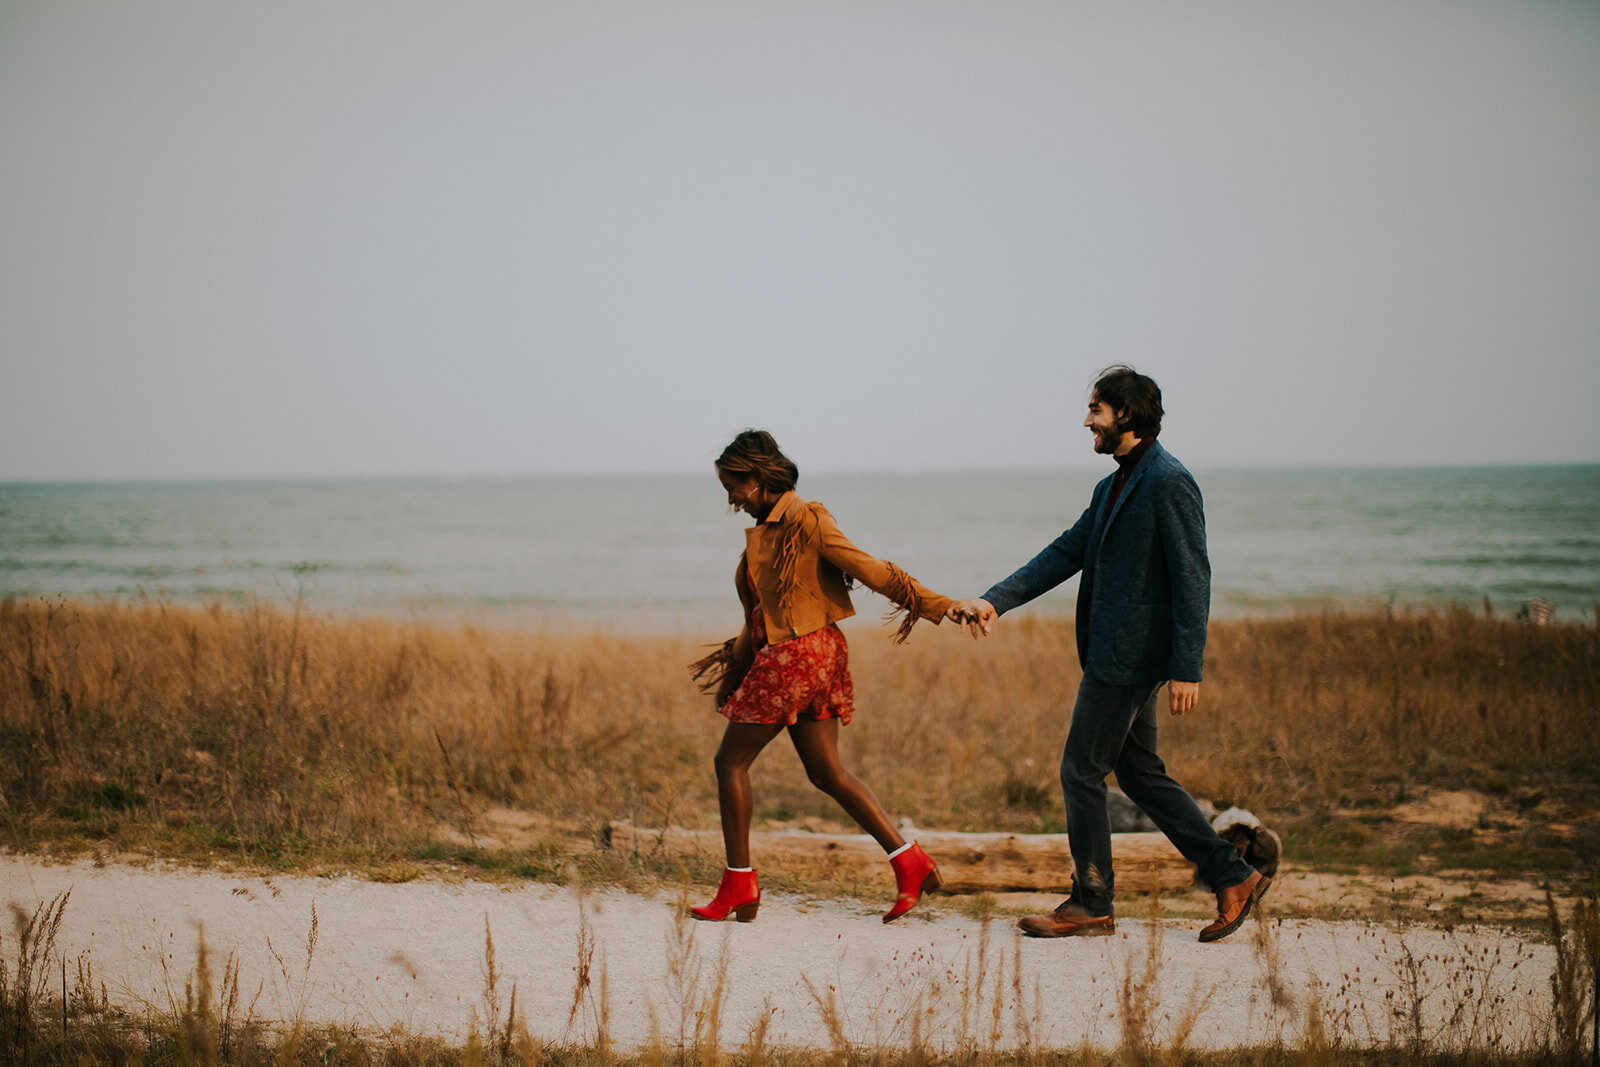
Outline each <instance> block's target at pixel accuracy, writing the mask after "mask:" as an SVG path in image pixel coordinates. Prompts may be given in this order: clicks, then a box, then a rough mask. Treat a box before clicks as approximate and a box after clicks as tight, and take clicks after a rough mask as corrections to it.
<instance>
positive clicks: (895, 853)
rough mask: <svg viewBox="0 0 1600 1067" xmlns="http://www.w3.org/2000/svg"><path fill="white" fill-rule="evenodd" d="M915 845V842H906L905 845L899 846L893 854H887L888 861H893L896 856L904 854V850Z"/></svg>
mask: <svg viewBox="0 0 1600 1067" xmlns="http://www.w3.org/2000/svg"><path fill="white" fill-rule="evenodd" d="M915 844H916V842H915V841H907V842H906V843H905V844H903V845H901V846H900V847H899V848H897V849H895V850H894V851H893V852H891V853H889V858H890V859H894V858H895V857H896V856H898V855H900V853H902V852H904V851H905V850H906V849H908V848H910V847H911V846H912V845H915Z"/></svg>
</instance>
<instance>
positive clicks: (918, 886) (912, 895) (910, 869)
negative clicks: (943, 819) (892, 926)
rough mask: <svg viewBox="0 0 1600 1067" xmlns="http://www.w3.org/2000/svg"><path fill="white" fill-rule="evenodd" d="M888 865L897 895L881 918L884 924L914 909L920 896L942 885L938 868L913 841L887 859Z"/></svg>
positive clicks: (942, 880) (942, 881) (942, 879)
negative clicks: (909, 845) (892, 871)
mask: <svg viewBox="0 0 1600 1067" xmlns="http://www.w3.org/2000/svg"><path fill="white" fill-rule="evenodd" d="M889 865H890V866H891V867H893V868H894V882H895V888H896V889H897V890H898V891H899V894H898V895H897V896H896V897H895V900H894V906H893V907H891V908H890V909H889V910H888V912H887V913H886V914H885V915H884V917H883V921H884V922H886V923H888V922H894V921H895V920H896V919H898V918H900V916H902V915H904V914H905V913H906V912H908V911H910V910H911V909H912V908H914V907H916V906H917V901H918V900H920V899H922V894H924V893H931V892H933V891H934V890H935V889H938V888H939V887H940V886H942V885H944V878H942V877H941V876H940V874H939V868H938V867H937V866H935V865H934V862H933V860H932V859H931V858H929V856H928V854H927V853H926V852H924V851H922V846H921V845H919V844H917V843H916V842H915V841H913V842H912V843H911V847H910V848H908V849H906V850H905V851H903V852H900V853H898V854H896V855H894V856H891V857H889Z"/></svg>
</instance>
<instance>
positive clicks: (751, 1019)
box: [0, 855, 1554, 1048]
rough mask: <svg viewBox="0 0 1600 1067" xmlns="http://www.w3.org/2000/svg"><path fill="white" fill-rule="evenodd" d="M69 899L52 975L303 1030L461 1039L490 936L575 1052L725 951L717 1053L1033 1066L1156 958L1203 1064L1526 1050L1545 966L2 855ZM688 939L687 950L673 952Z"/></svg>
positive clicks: (3, 879)
mask: <svg viewBox="0 0 1600 1067" xmlns="http://www.w3.org/2000/svg"><path fill="white" fill-rule="evenodd" d="M711 888H712V887H705V890H704V892H705V895H707V896H709V894H710V890H711ZM68 890H71V894H72V895H71V898H70V901H69V903H68V905H67V909H66V917H65V921H64V922H63V924H62V927H61V933H60V937H59V939H58V943H57V950H58V951H59V952H60V953H61V954H62V955H64V956H65V958H66V960H67V961H68V964H69V970H71V969H72V967H73V965H74V964H75V963H76V962H77V961H78V960H80V958H81V959H82V960H83V961H85V962H87V963H88V964H90V965H92V967H93V972H94V975H95V977H96V980H97V981H103V982H105V983H106V985H107V987H108V988H109V990H110V992H111V995H112V998H113V999H114V1000H115V1001H116V1002H118V1003H120V1004H123V1005H125V1006H130V1007H134V1008H140V1007H143V1006H150V1007H154V1008H156V1009H165V1008H167V1007H168V1006H169V1005H170V1004H171V1003H173V1002H174V1001H176V1002H177V1003H180V1004H181V1002H182V1000H183V996H184V993H183V990H184V982H185V979H186V977H187V976H188V975H189V973H190V972H191V970H192V969H193V966H194V962H195V950H196V945H197V942H198V938H199V933H200V931H201V930H202V929H203V930H204V936H205V941H206V944H207V946H208V949H209V952H210V956H211V961H212V968H213V970H214V971H215V972H217V973H220V972H221V970H222V964H223V961H224V960H225V959H226V958H227V957H228V956H229V955H230V954H234V955H235V958H236V960H237V964H238V967H239V973H240V976H241V981H240V985H241V990H242V992H243V995H244V999H245V1000H246V1001H248V1000H249V999H250V998H251V997H252V996H255V994H256V992H257V990H258V989H259V991H260V995H259V999H258V1000H257V1002H256V1007H255V1013H256V1015H257V1016H258V1017H264V1018H270V1019H288V1018H293V1017H295V1016H296V1015H299V1014H301V1013H303V1015H304V1017H305V1018H307V1019H308V1020H311V1021H314V1022H329V1023H339V1024H353V1025H356V1026H360V1027H370V1028H373V1029H379V1030H384V1029H389V1028H391V1027H401V1028H404V1029H406V1030H408V1031H411V1032H415V1033H421V1034H435V1033H437V1034H443V1035H446V1036H448V1037H453V1038H462V1037H464V1036H465V1035H466V1033H467V1030H468V1028H469V1025H470V1024H471V1021H472V1019H473V1018H474V1012H476V1017H477V1018H478V1019H479V1020H480V1021H481V1020H483V1019H484V1018H485V1016H486V1014H487V1010H486V1000H485V996H484V960H485V938H484V932H485V923H486V922H487V924H488V928H489V930H490V931H491V932H492V934H493V939H494V950H495V959H496V964H497V967H498V970H499V972H500V992H501V997H502V999H503V1000H504V999H507V998H509V994H510V990H511V987H512V985H513V983H515V985H516V991H517V1011H518V1015H519V1017H521V1018H523V1019H524V1020H526V1023H527V1026H528V1028H529V1030H530V1031H531V1032H532V1033H533V1034H534V1035H535V1036H537V1037H541V1038H545V1039H548V1040H577V1041H587V1040H591V1039H592V1038H593V1037H594V1035H595V1033H596V1027H597V1025H598V1022H599V1019H600V1000H601V991H600V984H601V983H600V978H601V975H602V973H603V975H604V978H605V997H606V1008H607V1011H606V1016H607V1026H608V1029H609V1032H610V1034H611V1037H612V1040H613V1041H615V1042H617V1043H618V1044H619V1045H621V1046H623V1047H637V1046H639V1045H641V1044H644V1043H646V1042H649V1041H650V1040H652V1034H653V1033H655V1032H659V1033H660V1035H661V1037H662V1039H663V1040H665V1041H667V1042H669V1043H673V1044H675V1043H676V1042H677V1040H678V1035H679V1033H680V1029H683V1030H685V1031H686V1032H688V1033H690V1034H692V1032H693V1016H694V1011H695V1009H696V1008H698V1007H702V1006H704V1005H705V1004H706V1003H707V1002H708V1001H709V998H710V993H711V989H712V986H713V983H714V975H715V971H716V968H717V962H718V958H719V955H720V954H721V953H722V952H723V951H724V947H725V950H726V953H727V956H726V959H727V989H726V999H725V1002H724V1006H723V1009H722V1030H721V1039H722V1042H723V1043H724V1044H725V1045H729V1046H737V1045H739V1044H740V1043H742V1042H743V1041H744V1040H745V1039H746V1036H747V1034H748V1033H749V1031H750V1028H751V1027H752V1025H753V1024H754V1023H755V1022H756V1020H758V1019H759V1018H761V1017H762V1016H763V1015H764V1014H765V1015H767V1016H768V1017H769V1018H770V1027H769V1029H768V1032H767V1040H768V1041H769V1042H771V1043H773V1044H778V1045H788V1046H811V1047H827V1046H828V1045H829V1044H830V1036H829V1032H828V1028H827V1027H826V1026H825V1025H824V1020H823V1012H822V1011H821V1010H819V1003H820V1002H825V1001H826V1000H827V999H828V998H830V997H832V998H833V999H834V1002H835V1003H836V1004H837V1005H838V1007H839V1017H840V1019H841V1022H842V1026H843V1031H844V1035H845V1037H846V1038H847V1039H848V1040H850V1041H851V1042H854V1043H860V1044H864V1045H869V1046H875V1045H893V1046H904V1045H907V1044H908V1043H910V1042H912V1041H913V1032H914V1030H915V1031H916V1032H917V1034H918V1035H920V1039H921V1040H924V1041H927V1042H929V1043H930V1044H932V1045H934V1046H936V1047H945V1048H950V1047H955V1046H957V1045H959V1044H962V1043H971V1044H975V1045H976V1046H978V1047H980V1048H981V1047H989V1046H990V1045H991V1043H997V1044H998V1045H1000V1046H1002V1047H1010V1046H1014V1045H1016V1044H1019V1043H1020V1042H1021V1041H1023V1040H1025V1039H1026V1038H1028V1037H1029V1036H1030V1035H1029V1034H1027V1033H1025V1032H1024V1031H1023V1030H1021V1029H1019V1022H1022V1023H1026V1024H1027V1026H1028V1028H1029V1029H1031V1031H1032V1033H1031V1039H1032V1040H1033V1041H1034V1042H1035V1043H1037V1044H1040V1045H1043V1046H1044V1047H1048V1048H1062V1047H1078V1046H1081V1045H1085V1044H1088V1045H1093V1046H1098V1047H1114V1046H1116V1045H1117V1044H1118V1043H1119V1042H1120V1041H1121V1035H1122V1029H1121V1026H1122V1022H1121V1009H1120V1007H1119V1002H1120V1000H1121V994H1122V990H1123V985H1124V979H1125V977H1126V976H1128V975H1129V974H1130V971H1131V974H1132V976H1133V978H1134V980H1135V981H1137V980H1138V979H1139V977H1140V976H1141V975H1142V974H1143V973H1144V972H1145V968H1146V961H1147V959H1148V957H1149V952H1150V949H1151V943H1152V940H1153V939H1154V940H1155V941H1156V942H1157V943H1156V946H1155V948H1156V951H1157V952H1158V954H1159V965H1158V968H1157V971H1156V973H1157V979H1156V981H1155V983H1154V984H1153V989H1154V992H1155V994H1156V998H1157V1004H1156V1006H1155V1007H1154V1009H1153V1011H1152V1012H1151V1018H1152V1019H1153V1020H1154V1022H1153V1034H1154V1036H1155V1038H1156V1039H1157V1040H1161V1041H1166V1040H1170V1038H1171V1036H1172V1032H1173V1030H1172V1028H1173V1026H1174V1024H1175V1022H1176V1020H1178V1019H1179V1018H1181V1017H1182V1016H1183V1015H1184V1014H1185V1007H1186V1005H1189V1004H1192V1003H1196V1002H1197V1001H1199V1000H1202V999H1203V1005H1204V1006H1203V1008H1202V1009H1201V1010H1200V1011H1199V1013H1198V1018H1197V1019H1196V1021H1195V1023H1194V1028H1193V1031H1192V1033H1191V1035H1190V1036H1189V1038H1188V1041H1189V1043H1190V1044H1193V1045H1196V1046H1202V1047H1212V1048H1215V1047H1236V1046H1241V1045H1253V1044H1263V1043H1271V1042H1274V1041H1277V1040H1283V1041H1287V1042H1291V1043H1292V1042H1295V1041H1297V1040H1298V1039H1299V1037H1300V1035H1301V1033H1302V1030H1303V1027H1304V1026H1305V1023H1306V1020H1307V1019H1308V1018H1309V1017H1310V1016H1311V1015H1312V1014H1314V1012H1311V1011H1309V1010H1308V1009H1310V1008H1311V1007H1312V1006H1316V1007H1317V1008H1319V1009H1320V1014H1321V1016H1322V1018H1323V1020H1324V1025H1325V1026H1326V1028H1327V1029H1328V1031H1329V1032H1330V1034H1332V1035H1333V1036H1336V1037H1343V1038H1345V1039H1347V1040H1354V1041H1356V1042H1358V1043H1361V1044H1370V1043H1374V1042H1384V1041H1389V1040H1403V1038H1404V1036H1405V1035H1406V1034H1407V1033H1408V1032H1409V1031H1408V1030H1407V1027H1408V1026H1409V1025H1410V1024H1409V1023H1408V1022H1407V1018H1408V1012H1409V1008H1410V1007H1411V1006H1412V1005H1413V1004H1417V1003H1420V1004H1421V1005H1422V1016H1421V1023H1420V1027H1421V1032H1422V1033H1423V1035H1424V1036H1425V1037H1426V1038H1427V1039H1428V1040H1429V1042H1430V1045H1432V1046H1434V1047H1448V1046H1449V1045H1451V1044H1458V1043H1460V1042H1462V1041H1472V1042H1473V1043H1475V1044H1478V1045H1480V1046H1481V1045H1484V1044H1485V1043H1490V1042H1494V1041H1499V1042H1502V1043H1504V1044H1507V1045H1511V1046H1516V1045H1519V1044H1521V1043H1523V1042H1525V1041H1527V1040H1530V1039H1533V1038H1536V1037H1537V1036H1538V1035H1540V1034H1542V1033H1543V1031H1542V1030H1541V1029H1540V1028H1541V1027H1542V1026H1543V1020H1544V1018H1545V1017H1546V1014H1547V1011H1548V1003H1549V998H1550V984H1549V975H1550V972H1551V969H1552V967H1553V965H1554V952H1553V950H1552V949H1551V948H1550V947H1549V946H1546V945H1537V944H1530V943H1527V942H1525V941H1523V940H1521V939H1519V938H1517V937H1515V936H1512V935H1508V934H1505V933H1502V932H1499V931H1495V930H1485V929H1470V930H1468V929H1463V930H1457V931H1455V932H1444V931H1438V930H1431V929H1425V928H1403V929H1402V928H1391V927H1382V926H1362V925H1358V924H1352V923H1322V922H1311V921H1284V922H1277V921H1272V922H1269V923H1268V924H1267V925H1266V927H1265V930H1266V931H1267V932H1269V933H1270V934H1271V935H1272V936H1271V943H1272V944H1273V945H1274V946H1275V948H1276V954H1277V957H1278V961H1279V964H1278V973H1279V975H1280V977H1281V982H1280V988H1281V990H1282V991H1283V993H1284V996H1282V997H1280V998H1279V999H1278V1003H1277V1004H1274V998H1273V997H1272V995H1271V987H1272V984H1273V983H1272V982H1271V981H1269V977H1268V972H1269V970H1270V968H1269V967H1268V965H1267V964H1266V963H1265V962H1264V956H1265V954H1266V953H1264V950H1263V949H1262V947H1261V946H1260V945H1259V944H1258V942H1260V941H1261V940H1263V939H1262V938H1261V935H1260V930H1261V927H1260V926H1259V925H1258V924H1257V923H1256V921H1255V920H1254V919H1252V920H1251V921H1250V922H1249V923H1248V924H1247V925H1246V927H1245V928H1244V929H1242V930H1240V931H1239V932H1238V933H1236V934H1234V935H1233V936H1232V937H1231V938H1229V939H1227V940H1225V941H1222V942H1220V943H1217V944H1213V945H1201V944H1199V943H1198V942H1197V941H1196V940H1195V930H1196V929H1197V928H1198V926H1199V925H1200V924H1199V923H1198V922H1172V921H1169V922H1167V923H1164V924H1161V925H1160V926H1157V925H1154V924H1151V923H1148V922H1141V921H1135V920H1132V919H1128V918H1119V919H1118V925H1117V934H1116V935H1115V936H1113V937H1102V938H1093V939H1086V940H1070V939H1069V940H1054V941H1052V940H1032V939H1026V938H1019V937H1016V936H1014V934H1013V927H1012V925H1011V923H1010V921H1009V920H1004V921H996V922H993V923H991V924H990V925H989V927H988V930H987V932H985V928H984V924H983V923H981V922H979V921H976V920H973V919H969V918H965V917H962V916H958V915H955V914H952V913H950V912H949V911H945V912H943V913H931V914H932V917H931V918H929V917H923V916H921V914H920V911H919V912H913V913H912V914H911V915H910V916H908V917H907V918H906V919H903V920H901V921H900V922H898V923H895V924H892V925H884V924H883V923H881V922H880V921H879V918H878V914H877V913H876V912H875V911H870V910H868V909H866V908H865V907H863V906H859V905H855V904H853V903H833V902H826V903H819V902H817V901H814V900H808V899H804V898H799V897H788V896H779V895H774V894H768V895H767V897H766V898H765V899H764V900H763V902H762V907H761V914H760V917H759V918H758V919H757V920H756V921H755V922H754V923H749V924H738V923H727V924H722V925H713V924H709V923H675V922H674V915H675V914H676V913H677V911H678V904H677V902H676V901H673V900H669V899H667V898H665V897H662V898H657V899H651V898H648V897H641V896H635V895H630V894H625V893H621V892H616V891H596V892H591V893H589V894H587V895H585V896H582V897H580V896H579V895H578V894H577V893H575V892H574V891H572V890H569V889H564V888H560V887H554V886H548V885H532V884H530V885H522V886H517V887H514V888H506V887H501V886H495V885H485V884H478V883H463V884H447V883H443V882H438V881H417V882H412V883H409V884H405V885H381V884H376V883H373V882H365V881H360V880H357V879H355V878H333V879H328V878H299V877H294V878H288V877H285V878H273V879H270V880H264V879H261V878H258V877H246V876H241V875H235V874H227V873H221V872H216V871H194V870H187V869H169V868H158V867H157V868H146V867H135V866H122V865H116V864H113V865H109V866H105V867H96V866H94V865H93V864H92V863H89V862H87V861H84V862H78V863H72V864H60V865H58V864H50V863H45V862H41V861H40V860H38V859H37V858H34V857H20V856H14V855H4V856H0V902H3V903H6V904H16V905H19V906H20V907H22V908H24V909H27V910H28V911H29V912H31V911H32V910H33V908H34V907H36V906H37V904H38V903H40V902H42V901H47V900H50V899H51V898H53V897H55V896H56V895H57V894H59V893H63V892H66V891H68ZM1270 903H1271V898H1270V896H1269V897H1268V904H1269V907H1270ZM313 909H315V915H316V922H317V933H316V944H315V948H314V951H313V952H312V954H311V957H310V960H309V965H308V962H307V951H306V949H307V938H308V934H309V932H310V929H311V924H312V915H313ZM584 927H587V929H588V931H589V936H591V937H592V944H593V946H594V952H593V966H592V977H593V981H592V982H591V985H590V987H589V989H588V990H587V991H586V992H585V993H584V994H583V995H582V996H580V997H577V998H576V999H577V1001H578V1011H577V1013H576V1019H575V1021H571V1022H570V1025H569V1019H571V1018H572V1016H573V1004H574V1000H575V986H576V984H577V975H578V956H579V944H580V936H581V931H582V928H584ZM685 945H687V951H686V952H683V951H678V950H677V949H675V946H678V948H679V949H681V948H682V947H683V946H685ZM14 950H15V939H14V936H13V933H12V930H11V929H10V927H9V924H8V926H7V929H5V931H4V934H3V941H0V951H3V952H4V955H5V957H6V958H7V959H10V958H11V956H12V953H13V952H14ZM675 955H679V956H681V957H682V958H683V959H684V960H685V961H686V964H687V966H686V967H685V968H682V969H681V970H683V971H693V970H694V968H695V967H698V969H699V978H698V984H697V985H695V983H692V982H680V983H676V984H675V982H674V980H673V977H672V973H671V971H672V967H671V961H672V959H673V957H674V956H675ZM280 957H281V959H280ZM1002 957H1003V960H1002ZM808 981H809V983H810V986H809V987H808V985H807V982H808ZM686 986H687V987H688V995H687V996H685V995H683V993H682V990H683V989H684V988H685V987H686ZM813 990H814V992H813ZM1019 992H1020V1001H1021V1006H1020V1010H1019V1005H1018V1001H1019ZM997 996H998V997H999V999H1000V1003H999V1011H998V1013H996V1012H995V1010H994V1008H995V998H996V997H997ZM685 1000H687V1001H688V1002H689V1005H688V1011H687V1013H685V1012H684V1011H683V1010H681V1009H682V1006H683V1002H684V1001H685ZM1396 1009H1399V1014H1398V1015H1397V1014H1396ZM1457 1011H1459V1014H1458V1016H1457V1018H1456V1019H1455V1020H1454V1021H1453V1022H1452V1021H1451V1019H1450V1015H1451V1013H1452V1012H1457ZM1189 1014H1193V1013H1192V1012H1190V1013H1189ZM997 1015H998V1019H999V1023H998V1034H996V1033H995V1029H996V1023H995V1019H996V1017H997ZM685 1019H687V1020H688V1021H687V1022H685V1021H684V1020H685Z"/></svg>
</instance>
